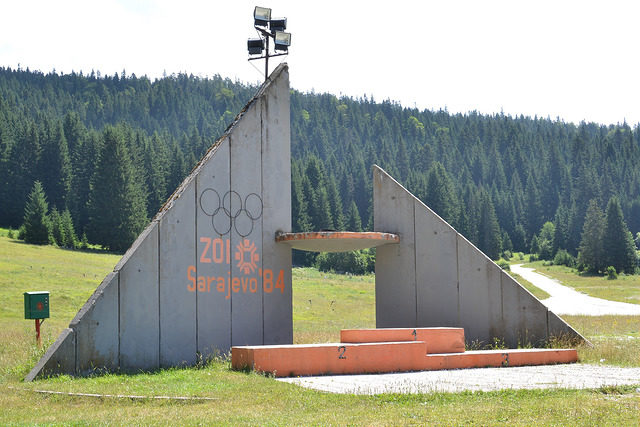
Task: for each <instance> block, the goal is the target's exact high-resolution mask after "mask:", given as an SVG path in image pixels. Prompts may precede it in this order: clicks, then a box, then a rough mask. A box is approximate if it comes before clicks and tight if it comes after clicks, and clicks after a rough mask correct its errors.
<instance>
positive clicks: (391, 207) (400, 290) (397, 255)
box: [373, 168, 417, 328]
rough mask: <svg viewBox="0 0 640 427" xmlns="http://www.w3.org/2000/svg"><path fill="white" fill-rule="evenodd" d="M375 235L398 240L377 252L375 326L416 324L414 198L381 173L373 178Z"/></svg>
mask: <svg viewBox="0 0 640 427" xmlns="http://www.w3.org/2000/svg"><path fill="white" fill-rule="evenodd" d="M373 194H374V196H373V215H374V226H373V227H374V231H381V232H382V231H384V232H387V233H394V234H398V235H399V236H400V243H399V244H394V245H385V246H380V247H378V248H377V249H376V326H377V327H378V328H389V327H414V326H417V324H416V263H415V244H414V238H415V216H414V197H413V196H412V195H411V194H410V193H409V192H407V191H406V190H405V189H404V188H403V187H402V186H401V185H400V184H398V182H396V181H395V180H394V179H393V178H391V177H390V176H389V175H387V174H386V173H385V172H384V171H382V170H381V169H377V168H376V169H374V174H373Z"/></svg>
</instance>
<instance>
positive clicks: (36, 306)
mask: <svg viewBox="0 0 640 427" xmlns="http://www.w3.org/2000/svg"><path fill="white" fill-rule="evenodd" d="M24 318H25V319H48V318H49V292H46V291H42V292H25V293H24Z"/></svg>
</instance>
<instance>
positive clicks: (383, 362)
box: [231, 328, 578, 377]
mask: <svg viewBox="0 0 640 427" xmlns="http://www.w3.org/2000/svg"><path fill="white" fill-rule="evenodd" d="M358 332H360V333H358ZM461 334H462V335H461ZM461 336H462V343H464V335H463V332H462V329H461V328H415V329H414V328H392V329H375V330H374V329H367V330H360V331H358V330H345V331H342V333H341V337H342V339H343V341H344V340H346V341H349V342H341V343H330V344H300V345H264V346H237V347H233V348H232V349H231V365H232V367H233V369H236V370H242V369H251V370H255V371H258V372H265V373H270V374H273V375H275V376H276V377H291V376H308V375H335V374H342V375H344V374H374V373H389V372H409V371H432V370H443V369H468V368H484V367H510V366H530V365H551V364H558V363H573V362H576V361H577V360H578V354H577V352H576V350H574V349H506V350H486V351H465V349H464V345H462V346H460V337H461ZM447 337H448V338H449V339H446V338H447ZM365 338H366V339H368V340H371V341H370V342H362V340H363V339H365ZM386 339H388V340H390V341H386ZM354 341H355V342H354ZM447 343H449V344H447ZM430 347H431V348H432V349H433V350H432V351H430V350H429V348H430ZM443 350H445V351H447V353H444V352H443V353H434V351H443Z"/></svg>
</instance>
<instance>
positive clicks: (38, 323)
mask: <svg viewBox="0 0 640 427" xmlns="http://www.w3.org/2000/svg"><path fill="white" fill-rule="evenodd" d="M36 342H37V343H38V347H41V346H42V341H41V340H40V319H36Z"/></svg>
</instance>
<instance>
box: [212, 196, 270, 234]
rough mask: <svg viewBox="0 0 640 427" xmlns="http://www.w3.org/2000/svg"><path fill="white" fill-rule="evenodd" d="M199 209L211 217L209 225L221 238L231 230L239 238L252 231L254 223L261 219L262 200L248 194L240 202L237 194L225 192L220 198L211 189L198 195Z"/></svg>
mask: <svg viewBox="0 0 640 427" xmlns="http://www.w3.org/2000/svg"><path fill="white" fill-rule="evenodd" d="M200 209H202V212H204V214H205V215H207V216H210V217H211V225H212V226H213V229H214V230H215V232H216V233H218V234H219V235H221V236H224V235H226V234H229V232H230V231H231V228H233V229H235V230H236V233H238V234H239V235H240V236H241V237H247V236H248V235H249V234H251V232H252V231H253V227H254V223H255V222H256V221H257V220H258V219H260V217H262V198H260V196H259V195H257V194H256V193H250V194H249V195H247V197H245V198H244V200H242V197H241V196H240V194H238V193H237V192H235V191H233V190H230V191H227V192H226V193H225V194H224V196H222V198H221V197H220V194H219V193H218V192H217V191H216V190H214V189H213V188H206V189H205V190H204V191H203V192H202V193H200Z"/></svg>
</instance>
